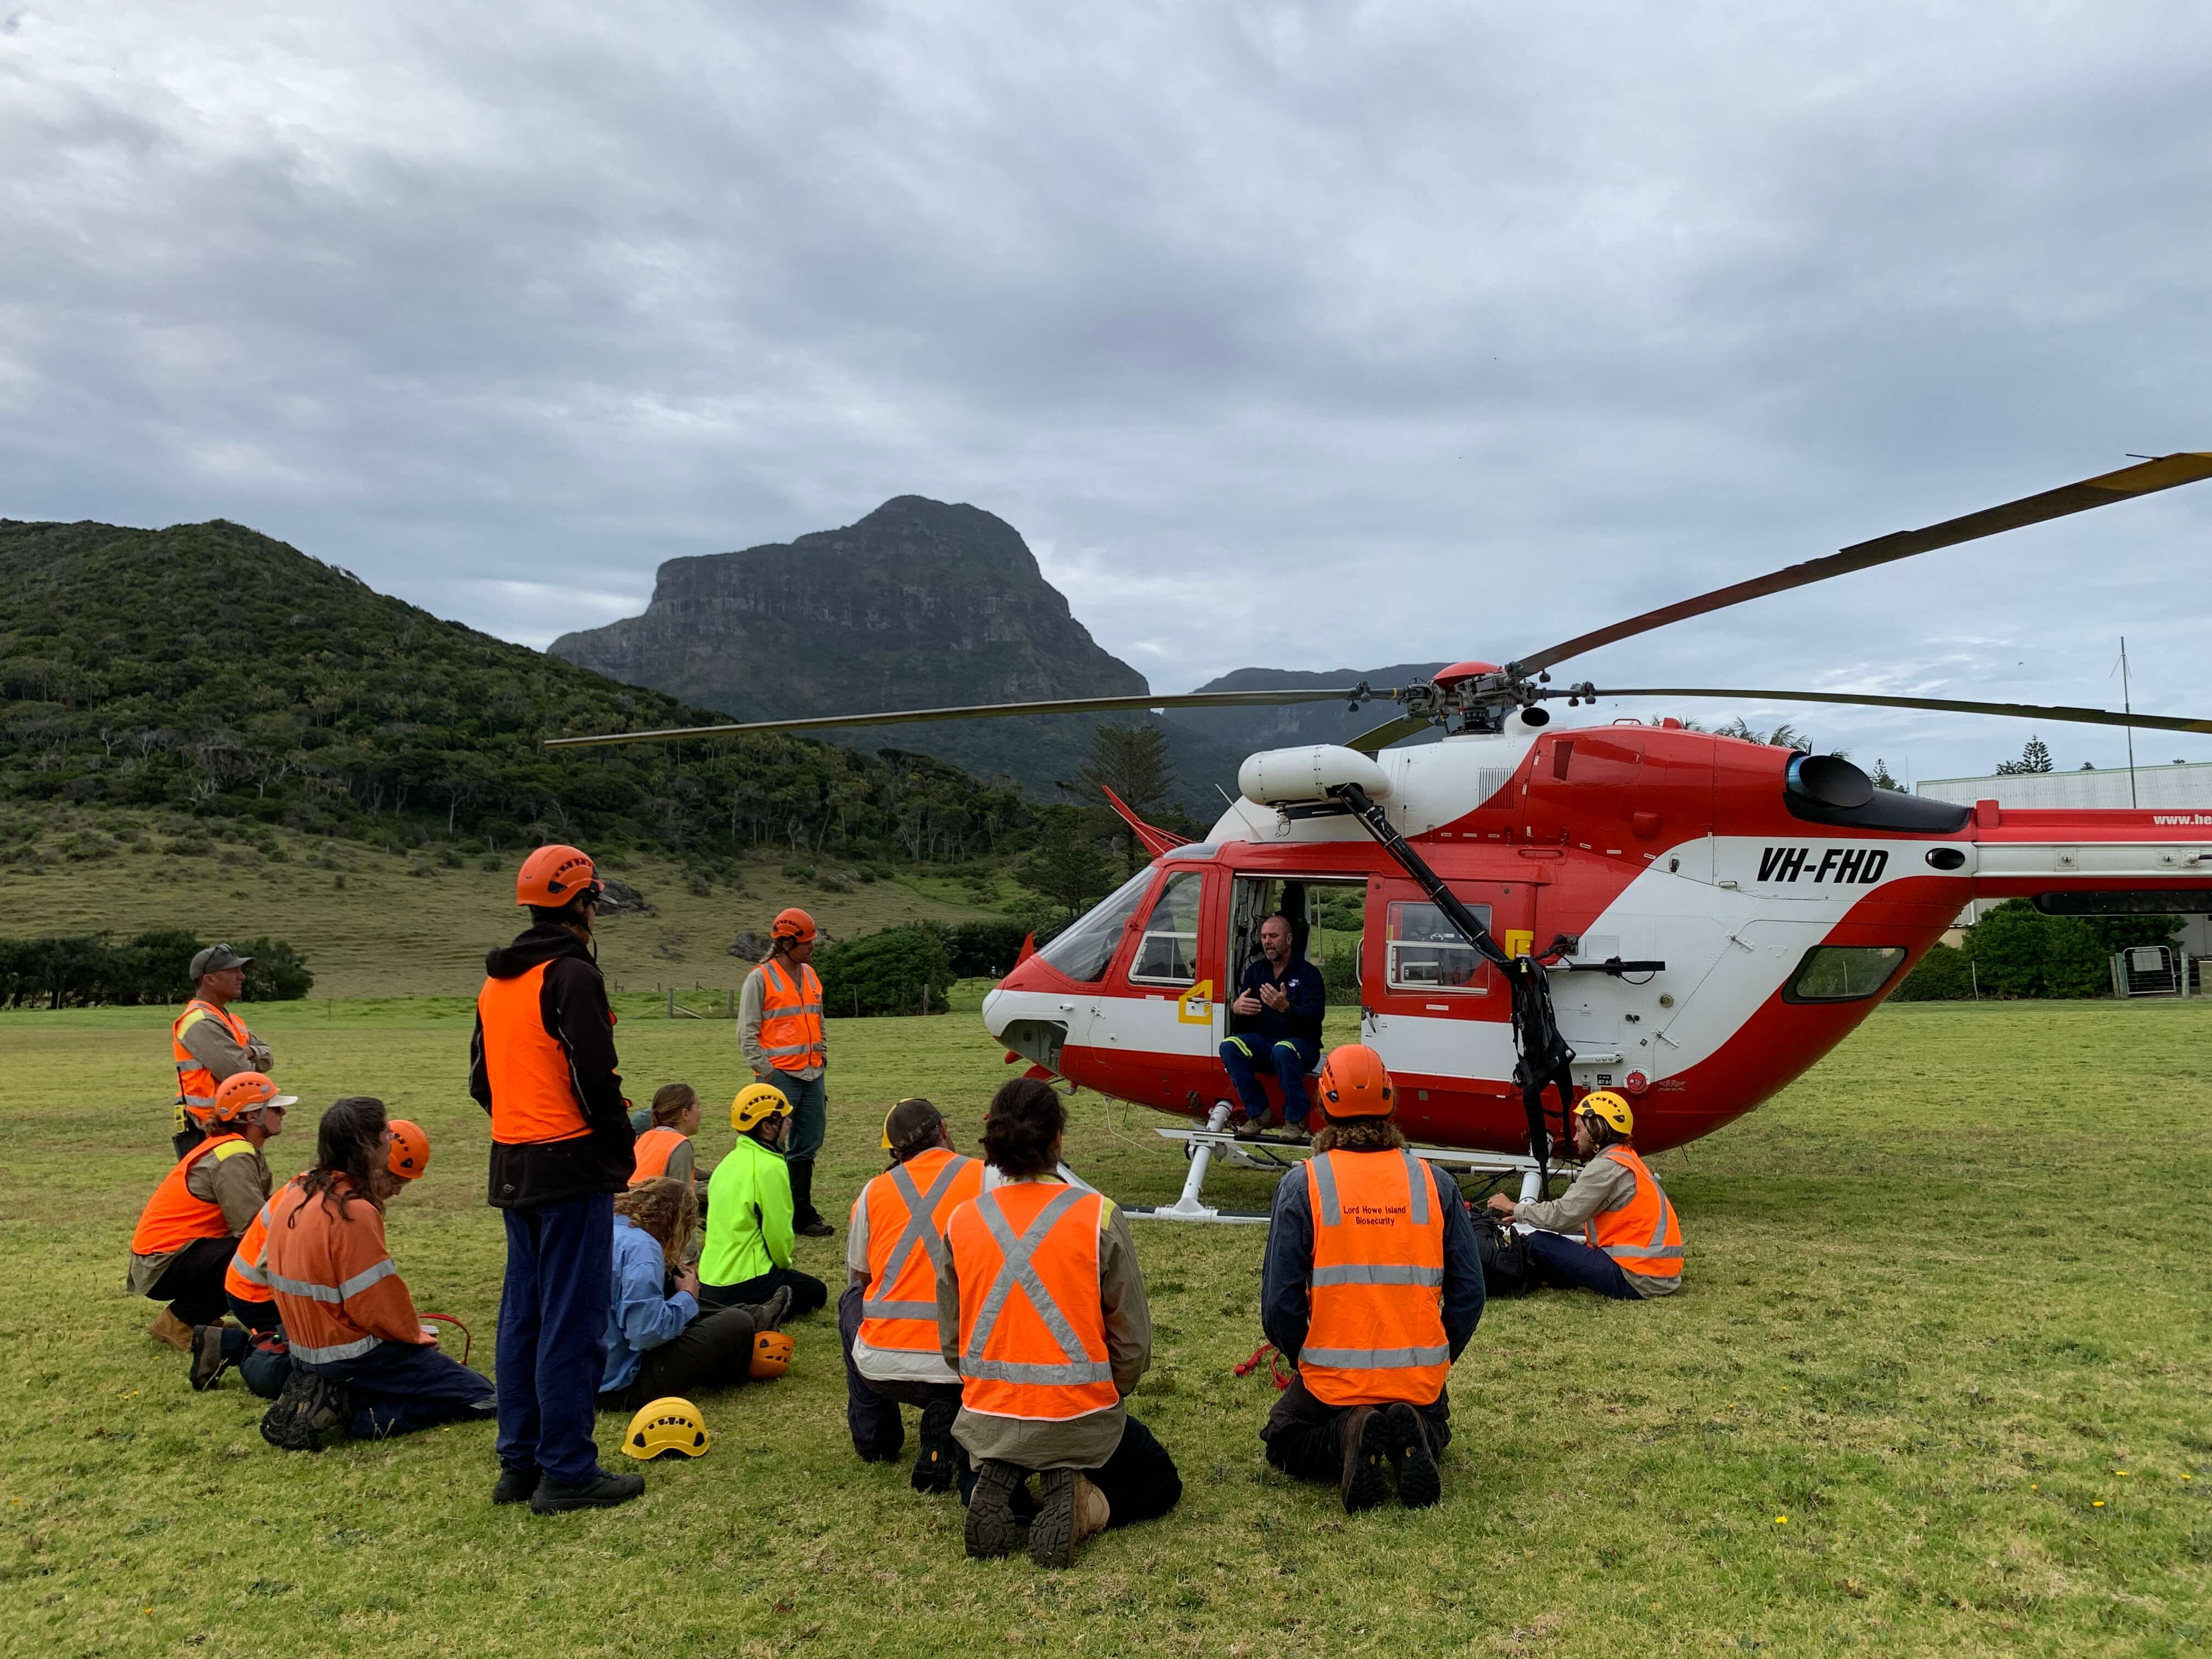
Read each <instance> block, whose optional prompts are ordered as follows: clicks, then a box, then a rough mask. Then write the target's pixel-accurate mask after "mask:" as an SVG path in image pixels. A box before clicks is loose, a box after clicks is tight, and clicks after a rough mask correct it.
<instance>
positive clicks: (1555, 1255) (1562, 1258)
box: [1526, 1231, 1644, 1302]
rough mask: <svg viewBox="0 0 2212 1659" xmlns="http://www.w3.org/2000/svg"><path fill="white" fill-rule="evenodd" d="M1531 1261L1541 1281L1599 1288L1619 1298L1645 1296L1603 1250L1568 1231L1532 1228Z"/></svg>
mask: <svg viewBox="0 0 2212 1659" xmlns="http://www.w3.org/2000/svg"><path fill="white" fill-rule="evenodd" d="M1526 1237H1527V1238H1528V1265H1529V1266H1530V1267H1533V1268H1534V1269H1535V1272H1536V1278H1537V1280H1538V1282H1539V1283H1541V1284H1545V1285H1553V1286H1555V1287H1556V1288H1558V1289H1560V1290H1565V1291H1596V1292H1597V1293H1598V1294H1599V1295H1600V1296H1609V1297H1612V1298H1613V1300H1614V1301H1616V1302H1641V1301H1642V1300H1643V1299H1644V1297H1643V1296H1642V1294H1641V1293H1640V1292H1639V1291H1638V1290H1637V1288H1636V1286H1635V1285H1632V1284H1630V1283H1629V1282H1628V1275H1627V1273H1625V1272H1624V1271H1622V1268H1621V1266H1620V1263H1619V1262H1618V1261H1614V1260H1613V1258H1612V1257H1611V1256H1609V1255H1607V1254H1606V1253H1605V1252H1604V1251H1603V1250H1597V1249H1591V1248H1590V1247H1589V1245H1587V1244H1585V1243H1583V1242H1582V1240H1580V1239H1579V1238H1569V1237H1567V1236H1566V1235H1565V1233H1547V1232H1541V1231H1537V1232H1530V1233H1528V1235H1526Z"/></svg>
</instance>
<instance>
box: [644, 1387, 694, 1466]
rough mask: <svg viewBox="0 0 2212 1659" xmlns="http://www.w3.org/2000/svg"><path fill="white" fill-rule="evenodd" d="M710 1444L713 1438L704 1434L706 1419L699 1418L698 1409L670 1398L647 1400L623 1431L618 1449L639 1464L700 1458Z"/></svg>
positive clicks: (685, 1401)
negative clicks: (674, 1457) (673, 1457)
mask: <svg viewBox="0 0 2212 1659" xmlns="http://www.w3.org/2000/svg"><path fill="white" fill-rule="evenodd" d="M713 1444H714V1436H712V1435H710V1434H708V1432H707V1419H705V1418H703V1417H702V1416H700V1415H699V1408H698V1407H696V1406H695V1405H693V1404H692V1403H691V1402H690V1401H688V1400H684V1399H679V1398H678V1396H677V1395H672V1394H671V1395H668V1396H667V1397H666V1398H665V1399H662V1400H648V1401H646V1403H645V1404H644V1405H643V1406H641V1407H639V1408H638V1413H637V1415H636V1416H635V1417H633V1418H631V1419H630V1420H629V1427H628V1428H627V1429H624V1430H623V1447H622V1449H623V1451H624V1452H625V1453H626V1454H627V1455H629V1456H631V1457H635V1458H636V1459H637V1460H638V1462H641V1463H642V1462H648V1461H649V1460H651V1459H653V1458H655V1457H668V1456H671V1455H677V1454H679V1453H680V1454H681V1455H684V1456H685V1457H703V1456H705V1455H707V1449H708V1447H709V1446H711V1445H713Z"/></svg>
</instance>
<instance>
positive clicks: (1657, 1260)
mask: <svg viewBox="0 0 2212 1659" xmlns="http://www.w3.org/2000/svg"><path fill="white" fill-rule="evenodd" d="M1598 1156H1599V1157H1600V1158H1611V1159H1612V1160H1613V1162H1614V1163H1615V1164H1620V1167H1621V1168H1622V1169H1624V1170H1627V1171H1628V1172H1629V1173H1630V1174H1631V1175H1632V1176H1635V1177H1636V1196H1635V1197H1633V1198H1632V1199H1630V1200H1628V1202H1627V1203H1626V1204H1624V1205H1622V1206H1620V1208H1619V1209H1617V1210H1607V1212H1605V1213H1604V1214H1603V1215H1596V1216H1592V1217H1591V1218H1590V1219H1589V1225H1587V1226H1586V1227H1584V1229H1583V1238H1584V1239H1585V1240H1586V1241H1587V1242H1588V1243H1589V1245H1590V1247H1591V1248H1592V1249H1599V1250H1603V1251H1604V1252H1605V1253H1606V1254H1607V1255H1609V1256H1611V1257H1612V1258H1613V1260H1614V1261H1617V1262H1619V1263H1620V1269H1621V1271H1622V1272H1623V1273H1635V1274H1636V1275H1638V1277H1639V1278H1644V1279H1680V1277H1681V1276H1682V1228H1681V1225H1680V1223H1679V1222H1678V1221H1677V1220H1676V1219H1675V1218H1674V1206H1673V1205H1672V1204H1669V1203H1668V1201H1667V1194H1665V1193H1663V1192H1662V1191H1661V1190H1660V1189H1659V1183H1658V1182H1657V1181H1656V1180H1654V1179H1653V1178H1652V1175H1651V1171H1650V1170H1648V1169H1646V1168H1645V1167H1644V1160H1643V1159H1642V1158H1638V1157H1637V1155H1636V1153H1635V1152H1634V1151H1633V1150H1632V1149H1631V1148H1629V1147H1626V1146H1608V1147H1607V1148H1606V1149H1605V1150H1604V1151H1603V1152H1600V1153H1599V1154H1598Z"/></svg>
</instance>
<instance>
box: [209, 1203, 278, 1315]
mask: <svg viewBox="0 0 2212 1659" xmlns="http://www.w3.org/2000/svg"><path fill="white" fill-rule="evenodd" d="M268 1261H269V1206H268V1205H266V1204H264V1205H263V1206H261V1208H260V1209H259V1210H258V1212H256V1213H255V1215H254V1218H253V1219H252V1221H251V1222H249V1223H247V1224H246V1231H244V1232H243V1233H240V1235H239V1238H238V1249H236V1250H234V1252H232V1254H231V1258H230V1266H228V1267H225V1268H224V1269H223V1270H222V1287H223V1289H224V1290H226V1291H228V1292H229V1293H230V1294H231V1295H233V1296H234V1297H237V1298H238V1299H239V1300H240V1302H274V1301H275V1300H276V1292H275V1291H272V1290H270V1288H269V1267H268Z"/></svg>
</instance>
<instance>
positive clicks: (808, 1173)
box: [791, 1158, 835, 1238]
mask: <svg viewBox="0 0 2212 1659" xmlns="http://www.w3.org/2000/svg"><path fill="white" fill-rule="evenodd" d="M791 1230H792V1231H793V1232H795V1233H797V1234H799V1236H800V1237H804V1238H827V1237H829V1235H830V1234H831V1232H832V1231H835V1230H834V1229H833V1228H831V1226H830V1225H829V1223H828V1222H826V1221H824V1220H823V1218H822V1212H821V1211H819V1210H817V1209H816V1208H815V1207H814V1160H813V1159H812V1158H804V1159H801V1160H800V1161H799V1163H796V1164H793V1165H792V1166H791Z"/></svg>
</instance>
